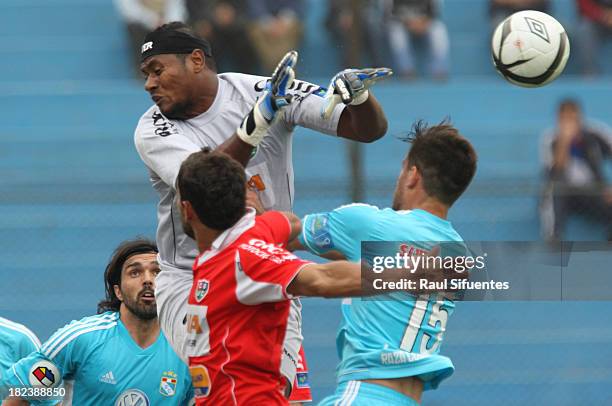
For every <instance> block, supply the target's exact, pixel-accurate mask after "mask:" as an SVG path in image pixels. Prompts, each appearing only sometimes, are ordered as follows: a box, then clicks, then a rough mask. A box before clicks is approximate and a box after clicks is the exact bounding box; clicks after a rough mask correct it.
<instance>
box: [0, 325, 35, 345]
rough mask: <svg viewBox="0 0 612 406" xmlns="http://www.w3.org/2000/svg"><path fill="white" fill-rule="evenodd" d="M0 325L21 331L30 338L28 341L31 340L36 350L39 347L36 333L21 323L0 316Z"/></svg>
mask: <svg viewBox="0 0 612 406" xmlns="http://www.w3.org/2000/svg"><path fill="white" fill-rule="evenodd" d="M0 326H2V327H6V328H8V329H10V330H13V331H17V332H20V333H22V334H23V335H25V336H26V337H27V338H29V339H30V341H31V342H32V344H34V347H36V349H37V350H39V349H40V346H41V344H40V340H39V339H38V337H36V334H34V333H33V332H32V331H30V329H28V328H27V327H26V326H24V325H23V324H19V323H15V322H14V321H10V320H8V319H5V318H3V317H0Z"/></svg>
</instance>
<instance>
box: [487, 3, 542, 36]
mask: <svg viewBox="0 0 612 406" xmlns="http://www.w3.org/2000/svg"><path fill="white" fill-rule="evenodd" d="M521 10H537V11H541V12H543V13H547V14H550V1H549V0H490V3H489V12H490V14H491V25H492V27H493V29H495V27H497V25H498V24H499V23H501V22H502V21H503V20H504V19H505V18H506V17H508V16H510V15H512V14H514V13H516V12H517V11H521Z"/></svg>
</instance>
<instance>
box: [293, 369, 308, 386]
mask: <svg viewBox="0 0 612 406" xmlns="http://www.w3.org/2000/svg"><path fill="white" fill-rule="evenodd" d="M295 380H296V382H297V387H298V388H310V383H308V372H298V373H297V375H296V376H295Z"/></svg>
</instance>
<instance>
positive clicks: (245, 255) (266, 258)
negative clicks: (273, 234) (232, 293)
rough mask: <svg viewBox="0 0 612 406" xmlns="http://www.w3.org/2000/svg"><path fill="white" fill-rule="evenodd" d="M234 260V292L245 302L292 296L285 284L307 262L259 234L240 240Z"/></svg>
mask: <svg viewBox="0 0 612 406" xmlns="http://www.w3.org/2000/svg"><path fill="white" fill-rule="evenodd" d="M234 261H235V272H236V283H237V286H236V296H237V298H238V300H239V301H240V303H242V304H246V305H256V304H260V303H269V302H281V301H283V300H288V299H292V298H293V297H292V296H291V295H289V294H288V293H287V287H288V286H289V284H290V283H291V281H293V279H294V278H295V276H296V275H297V274H298V272H299V271H300V269H301V268H302V267H303V266H305V265H308V264H310V262H309V261H306V260H303V259H301V258H299V257H298V256H296V255H294V254H292V253H291V252H289V251H287V250H285V249H284V248H281V247H279V246H278V245H277V244H275V243H274V242H266V241H264V240H261V239H258V238H251V239H250V240H248V241H245V242H243V243H242V244H240V245H239V246H238V249H237V250H236V254H235V258H234Z"/></svg>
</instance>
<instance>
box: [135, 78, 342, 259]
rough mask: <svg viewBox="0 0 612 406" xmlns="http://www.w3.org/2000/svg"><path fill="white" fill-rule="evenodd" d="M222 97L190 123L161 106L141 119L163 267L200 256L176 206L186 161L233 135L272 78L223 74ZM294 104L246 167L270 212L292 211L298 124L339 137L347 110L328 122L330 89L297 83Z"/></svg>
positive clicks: (139, 133) (139, 145)
mask: <svg viewBox="0 0 612 406" xmlns="http://www.w3.org/2000/svg"><path fill="white" fill-rule="evenodd" d="M218 78H219V89H218V92H217V96H216V98H215V100H214V102H213V104H212V106H211V107H210V108H209V109H208V111H206V112H204V113H202V114H200V115H199V116H197V117H194V118H192V119H189V120H169V119H167V118H166V117H164V116H163V115H162V114H161V113H160V111H159V108H158V107H157V106H155V105H154V106H152V107H151V108H149V110H147V112H146V113H145V114H143V116H142V117H141V118H140V121H139V123H138V127H137V128H136V132H135V134H134V141H135V144H136V149H137V150H138V153H139V155H140V157H141V159H142V160H143V162H144V163H145V165H146V166H147V168H148V169H149V173H150V180H151V182H152V184H153V187H154V188H155V190H156V191H157V192H158V193H159V196H160V202H159V205H158V209H157V215H158V222H159V223H158V229H157V244H158V245H159V257H160V260H161V261H162V263H161V265H162V266H165V267H168V266H170V267H172V268H181V269H188V270H191V268H192V266H193V261H194V259H195V257H196V255H197V248H196V245H195V242H194V241H193V240H192V239H191V238H189V237H187V236H186V235H185V233H184V232H183V230H182V227H181V219H180V213H179V212H178V211H177V209H176V207H175V206H174V203H173V201H174V195H175V190H174V186H175V180H176V177H177V175H178V171H179V168H180V165H181V163H182V162H183V160H184V159H185V158H187V156H188V155H190V154H191V153H193V152H196V151H199V150H200V149H202V148H203V147H210V148H212V149H214V148H216V147H217V146H219V145H220V144H222V143H223V142H224V141H225V140H227V139H228V138H229V137H231V136H232V134H234V132H235V131H236V128H237V127H238V125H239V124H240V123H241V121H242V119H243V118H244V117H245V116H246V114H247V113H248V112H249V111H250V110H251V108H252V106H253V105H254V103H255V100H256V99H257V97H258V96H259V95H260V94H261V92H262V91H263V88H264V85H265V82H266V80H267V78H265V77H261V76H253V75H245V74H240V73H224V74H219V75H218ZM289 93H291V94H293V95H294V101H293V103H292V104H291V105H290V106H289V107H288V108H287V109H286V110H285V111H284V112H283V116H282V117H280V118H279V119H278V120H277V121H275V123H274V124H273V125H272V126H271V128H270V130H269V135H268V136H267V137H266V138H265V139H264V141H263V142H262V143H261V144H260V145H259V147H258V148H257V151H256V153H255V155H254V156H253V157H252V158H251V160H250V161H249V164H248V166H247V169H246V171H247V179H248V180H249V184H250V186H251V187H253V188H256V189H257V190H258V191H259V198H260V199H261V201H262V203H263V205H264V207H265V208H266V209H273V210H291V207H292V204H293V196H294V193H293V165H292V161H291V142H292V141H291V137H292V133H293V130H294V128H295V126H302V127H307V128H311V129H313V130H316V131H320V132H323V133H326V134H330V135H336V130H337V127H338V120H339V118H340V114H341V112H342V110H343V109H344V105H342V104H340V105H338V106H337V107H336V109H335V111H334V114H333V115H332V117H331V118H330V119H329V120H323V119H322V118H321V117H320V112H321V109H322V107H323V104H324V99H323V95H324V93H325V89H324V88H321V87H319V86H317V85H313V84H311V83H308V82H303V81H299V80H296V81H295V82H294V84H293V85H292V88H291V89H290V90H289Z"/></svg>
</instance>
